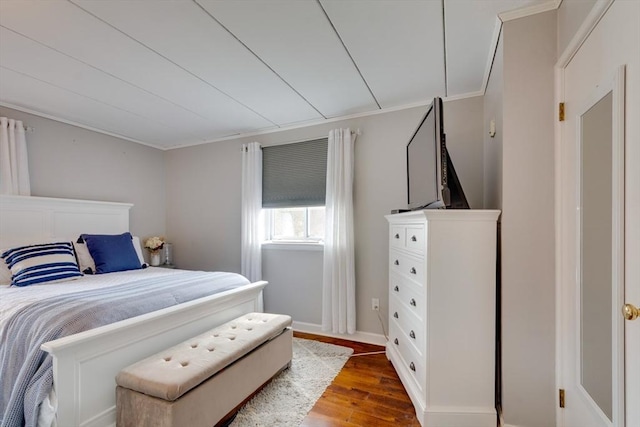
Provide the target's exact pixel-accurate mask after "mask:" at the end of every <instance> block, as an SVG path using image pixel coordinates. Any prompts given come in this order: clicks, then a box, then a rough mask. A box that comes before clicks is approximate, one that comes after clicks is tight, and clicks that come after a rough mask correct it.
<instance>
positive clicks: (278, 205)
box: [262, 138, 328, 242]
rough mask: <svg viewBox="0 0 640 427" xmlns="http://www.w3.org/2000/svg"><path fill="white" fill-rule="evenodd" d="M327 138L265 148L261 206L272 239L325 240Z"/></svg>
mask: <svg viewBox="0 0 640 427" xmlns="http://www.w3.org/2000/svg"><path fill="white" fill-rule="evenodd" d="M327 144H328V142H327V138H321V139H316V140H312V141H305V142H298V143H294V144H286V145H276V146H271V147H263V149H262V207H263V208H266V209H267V212H268V215H266V217H267V230H268V234H269V236H268V238H269V240H271V241H280V242H282V241H287V242H301V241H302V242H319V241H322V240H324V218H325V215H324V212H325V208H324V203H325V188H326V178H327Z"/></svg>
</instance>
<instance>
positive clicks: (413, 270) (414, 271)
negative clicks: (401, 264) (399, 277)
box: [409, 267, 418, 274]
mask: <svg viewBox="0 0 640 427" xmlns="http://www.w3.org/2000/svg"><path fill="white" fill-rule="evenodd" d="M409 272H410V273H411V274H416V273H418V272H417V271H416V269H415V267H411V270H409Z"/></svg>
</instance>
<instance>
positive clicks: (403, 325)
mask: <svg viewBox="0 0 640 427" xmlns="http://www.w3.org/2000/svg"><path fill="white" fill-rule="evenodd" d="M389 313H390V315H391V318H392V320H393V321H395V322H396V323H397V324H398V326H399V327H400V331H399V333H400V334H401V335H403V336H404V337H405V338H406V339H407V341H408V342H409V343H411V345H413V346H414V347H415V350H416V351H417V352H418V354H420V355H425V354H426V336H425V332H424V331H425V324H424V321H422V319H420V318H419V317H417V316H415V315H414V314H413V313H411V312H410V311H409V310H407V309H406V307H405V305H404V304H402V303H401V302H400V301H399V300H398V298H397V297H396V296H395V295H391V297H389Z"/></svg>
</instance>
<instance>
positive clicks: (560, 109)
mask: <svg viewBox="0 0 640 427" xmlns="http://www.w3.org/2000/svg"><path fill="white" fill-rule="evenodd" d="M558 121H559V122H564V102H561V103H560V104H558Z"/></svg>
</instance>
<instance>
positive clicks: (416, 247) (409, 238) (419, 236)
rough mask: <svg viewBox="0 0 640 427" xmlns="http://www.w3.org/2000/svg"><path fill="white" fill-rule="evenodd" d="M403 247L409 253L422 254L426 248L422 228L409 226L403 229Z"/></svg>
mask: <svg viewBox="0 0 640 427" xmlns="http://www.w3.org/2000/svg"><path fill="white" fill-rule="evenodd" d="M405 242H406V243H405V246H406V248H407V249H409V250H410V251H414V252H419V253H421V254H422V253H424V249H425V247H426V244H425V234H424V226H421V225H411V226H407V228H406V229H405Z"/></svg>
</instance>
